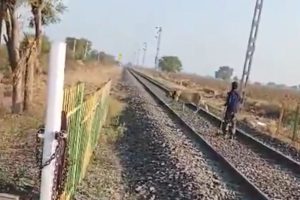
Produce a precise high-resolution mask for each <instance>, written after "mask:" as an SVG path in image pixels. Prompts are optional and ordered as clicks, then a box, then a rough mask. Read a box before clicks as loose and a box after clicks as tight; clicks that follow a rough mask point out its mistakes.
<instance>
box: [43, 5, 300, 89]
mask: <svg viewBox="0 0 300 200" xmlns="http://www.w3.org/2000/svg"><path fill="white" fill-rule="evenodd" d="M65 2H66V5H67V7H68V10H67V11H66V12H65V13H64V14H63V15H62V17H61V19H62V20H61V22H60V23H59V24H54V25H50V26H49V27H46V28H45V34H46V35H47V36H48V37H49V38H50V39H51V40H61V41H64V39H65V38H66V37H76V38H81V37H83V38H87V39H89V40H91V41H92V42H93V47H94V48H95V49H97V50H100V51H105V52H106V53H109V54H112V55H114V56H116V57H117V55H118V54H119V53H122V55H123V60H122V62H123V63H127V62H130V61H131V62H132V61H133V55H134V52H135V51H137V49H138V48H141V47H142V44H143V43H144V42H147V44H148V52H147V56H146V66H148V67H149V66H150V67H152V66H154V55H155V47H156V41H155V38H154V35H155V27H156V26H162V28H163V32H162V42H161V51H160V57H162V56H178V57H179V59H180V60H181V61H182V64H183V70H184V71H185V72H188V73H196V74H199V75H203V76H206V75H210V76H214V71H216V70H217V69H218V68H219V67H220V66H224V65H227V66H230V67H231V68H234V75H233V77H234V76H238V77H239V78H240V77H241V73H242V68H243V64H244V59H245V54H246V48H247V43H248V37H249V34H250V27H251V22H252V17H253V11H254V5H255V1H252V0H244V1H238V0H235V1H222V2H220V1H218V0H205V1H201V2H198V1H196V0H191V1H190V2H189V3H186V2H182V1H179V0H173V1H171V0H166V1H164V2H160V1H158V0H153V1H151V2H148V1H146V0H142V1H138V0H132V1H130V2H123V1H118V0H111V1H108V2H93V3H88V4H83V3H82V1H80V0H72V1H69V0H65ZM83 5H84V7H85V9H84V10H88V11H89V12H85V11H83V10H82V8H83ZM299 7H300V1H297V0H291V1H289V2H287V1H285V2H282V1H280V0H273V1H272V2H269V1H265V2H264V7H263V12H262V17H261V23H260V28H259V32H258V38H257V42H256V51H255V53H254V58H253V65H252V72H251V74H250V80H251V81H252V82H261V83H268V82H276V83H279V84H285V85H290V86H292V85H299V83H300V81H299V79H298V77H297V74H299V73H300V70H299V69H298V68H299V67H298V65H299V64H300V57H299V56H298V52H300V39H299V35H300V23H299V22H297V18H299V17H300V13H299V12H298V10H297V8H299ZM132 11H134V12H132ZM81 15H82V17H79V16H81ZM74 19H75V21H74ZM58 30H59V31H58Z"/></svg>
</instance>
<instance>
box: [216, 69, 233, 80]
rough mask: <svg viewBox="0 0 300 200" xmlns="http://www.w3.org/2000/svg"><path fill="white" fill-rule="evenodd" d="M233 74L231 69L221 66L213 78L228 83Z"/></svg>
mask: <svg viewBox="0 0 300 200" xmlns="http://www.w3.org/2000/svg"><path fill="white" fill-rule="evenodd" d="M232 74H233V69H232V68H230V67H228V66H221V67H219V70H218V71H216V72H215V78H217V79H223V80H226V81H229V80H230V79H231V76H232Z"/></svg>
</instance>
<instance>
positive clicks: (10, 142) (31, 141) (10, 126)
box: [0, 62, 122, 199]
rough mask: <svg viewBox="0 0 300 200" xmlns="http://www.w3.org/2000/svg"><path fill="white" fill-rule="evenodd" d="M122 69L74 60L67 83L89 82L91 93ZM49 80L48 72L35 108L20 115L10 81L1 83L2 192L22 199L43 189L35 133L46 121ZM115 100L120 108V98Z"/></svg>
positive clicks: (66, 77) (37, 92) (66, 78)
mask: <svg viewBox="0 0 300 200" xmlns="http://www.w3.org/2000/svg"><path fill="white" fill-rule="evenodd" d="M121 72H122V70H121V68H119V67H114V66H101V65H99V64H97V63H89V64H84V63H82V62H70V63H67V66H66V75H65V85H66V86H69V85H72V84H75V83H76V82H78V81H80V82H85V83H86V90H87V93H91V92H92V91H95V90H96V89H97V88H98V87H100V86H101V85H102V84H103V83H105V82H106V81H108V80H109V79H112V80H113V82H116V81H117V79H118V78H119V77H120V76H121ZM46 84H47V76H46V74H44V75H43V76H42V78H41V81H39V84H37V87H36V88H35V94H36V96H34V103H33V106H32V109H31V110H30V111H29V112H26V113H22V114H19V115H12V114H10V105H11V104H10V101H11V96H10V94H11V92H10V86H9V83H5V84H3V83H2V85H1V86H2V91H4V97H3V98H1V109H0V112H1V113H0V144H1V145H0V192H12V193H15V194H18V195H21V196H22V198H21V199H34V197H35V196H34V195H35V194H36V193H37V192H38V190H39V180H38V168H37V165H36V159H35V156H36V151H35V149H36V141H35V138H36V134H35V133H36V131H37V128H38V127H39V126H40V125H41V124H43V121H44V116H45V113H44V110H45V100H46ZM112 101H113V100H112ZM114 104H115V105H117V106H114V107H116V109H119V108H118V102H115V103H114Z"/></svg>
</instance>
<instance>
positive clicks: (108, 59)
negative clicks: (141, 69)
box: [99, 51, 117, 65]
mask: <svg viewBox="0 0 300 200" xmlns="http://www.w3.org/2000/svg"><path fill="white" fill-rule="evenodd" d="M99 61H100V63H101V64H102V65H115V64H117V61H116V59H115V57H114V56H112V55H109V54H106V53H105V52H103V51H101V52H99Z"/></svg>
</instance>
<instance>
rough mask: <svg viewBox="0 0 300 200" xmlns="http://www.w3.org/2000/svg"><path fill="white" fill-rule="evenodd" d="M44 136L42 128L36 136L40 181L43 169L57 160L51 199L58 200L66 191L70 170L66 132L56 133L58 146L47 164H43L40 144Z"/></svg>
mask: <svg viewBox="0 0 300 200" xmlns="http://www.w3.org/2000/svg"><path fill="white" fill-rule="evenodd" d="M42 134H44V128H41V129H40V130H39V131H38V132H37V135H36V160H37V164H38V166H39V169H40V170H39V180H41V172H42V169H43V168H44V167H46V166H48V165H50V164H51V162H52V161H53V160H54V159H56V162H55V169H54V179H53V187H52V197H51V199H52V200H57V198H58V197H59V195H61V194H62V192H63V190H64V186H65V183H66V177H67V173H68V168H69V165H68V164H69V162H68V149H67V146H68V145H67V140H66V132H65V131H60V132H56V133H55V139H56V140H57V146H56V148H55V151H54V153H53V154H52V155H51V156H50V158H49V159H48V160H47V161H46V162H45V163H42V156H41V151H40V142H41V139H40V138H41V137H42Z"/></svg>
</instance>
